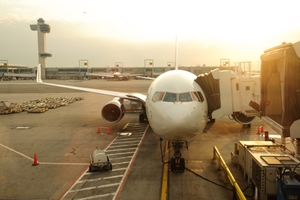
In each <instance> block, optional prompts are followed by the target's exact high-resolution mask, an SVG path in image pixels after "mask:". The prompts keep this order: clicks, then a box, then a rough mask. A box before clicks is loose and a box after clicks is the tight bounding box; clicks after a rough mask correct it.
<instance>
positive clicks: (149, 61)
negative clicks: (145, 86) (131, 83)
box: [144, 59, 154, 77]
mask: <svg viewBox="0 0 300 200" xmlns="http://www.w3.org/2000/svg"><path fill="white" fill-rule="evenodd" d="M146 66H152V73H151V77H152V75H153V67H154V60H153V59H145V60H144V68H145V75H146Z"/></svg>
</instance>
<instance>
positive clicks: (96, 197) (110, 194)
mask: <svg viewBox="0 0 300 200" xmlns="http://www.w3.org/2000/svg"><path fill="white" fill-rule="evenodd" d="M115 194H116V193H108V194H101V195H97V196H91V197H86V198H81V199H77V200H88V199H98V198H101V197H108V196H113V195H115Z"/></svg>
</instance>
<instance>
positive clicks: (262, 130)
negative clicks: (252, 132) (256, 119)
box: [260, 125, 265, 133]
mask: <svg viewBox="0 0 300 200" xmlns="http://www.w3.org/2000/svg"><path fill="white" fill-rule="evenodd" d="M260 132H262V133H263V132H265V130H264V125H261V130H260Z"/></svg>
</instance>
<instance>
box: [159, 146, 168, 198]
mask: <svg viewBox="0 0 300 200" xmlns="http://www.w3.org/2000/svg"><path fill="white" fill-rule="evenodd" d="M164 153H165V160H164V162H165V164H164V169H163V175H162V180H161V194H160V195H161V196H160V199H161V200H167V198H168V176H169V173H168V171H169V163H168V158H169V149H168V145H167V144H166V147H165V152H164ZM166 158H167V159H166Z"/></svg>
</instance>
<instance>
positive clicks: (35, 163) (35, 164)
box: [32, 153, 39, 166]
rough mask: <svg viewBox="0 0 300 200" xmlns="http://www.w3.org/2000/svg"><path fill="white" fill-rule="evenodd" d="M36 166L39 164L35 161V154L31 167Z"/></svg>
mask: <svg viewBox="0 0 300 200" xmlns="http://www.w3.org/2000/svg"><path fill="white" fill-rule="evenodd" d="M38 164H39V162H38V161H37V158H36V153H34V156H33V164H32V166H37V165H38Z"/></svg>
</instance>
